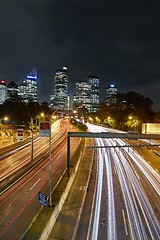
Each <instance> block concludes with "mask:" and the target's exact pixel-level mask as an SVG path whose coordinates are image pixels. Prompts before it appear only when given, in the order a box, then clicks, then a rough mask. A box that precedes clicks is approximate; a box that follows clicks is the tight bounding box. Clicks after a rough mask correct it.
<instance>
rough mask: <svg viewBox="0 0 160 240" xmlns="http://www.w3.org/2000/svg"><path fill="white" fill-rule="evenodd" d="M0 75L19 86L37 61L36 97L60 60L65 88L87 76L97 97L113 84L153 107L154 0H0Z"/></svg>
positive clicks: (157, 27)
mask: <svg viewBox="0 0 160 240" xmlns="http://www.w3.org/2000/svg"><path fill="white" fill-rule="evenodd" d="M0 10H1V13H0V54H1V58H0V79H5V80H6V81H7V83H9V82H10V81H14V82H15V83H17V84H20V83H21V82H22V81H23V79H24V78H25V76H26V75H27V74H28V73H29V72H30V71H31V69H32V68H33V67H34V63H37V65H38V74H39V80H38V88H39V90H38V94H39V102H42V101H49V96H50V94H53V87H54V80H53V79H54V74H55V72H56V70H57V69H59V68H61V67H63V66H68V76H69V92H70V93H72V94H75V83H76V82H77V81H79V80H81V79H83V78H84V77H86V76H88V75H89V74H92V75H95V76H98V77H99V79H100V98H101V101H102V100H104V97H105V88H106V87H107V86H108V85H109V84H113V83H114V84H116V86H117V88H118V92H120V93H126V92H128V91H135V92H138V93H140V94H141V95H143V96H145V97H149V98H150V99H151V100H152V101H153V102H154V110H156V111H160V0H156V1H155V0H150V1H147V0H26V1H24V0H0Z"/></svg>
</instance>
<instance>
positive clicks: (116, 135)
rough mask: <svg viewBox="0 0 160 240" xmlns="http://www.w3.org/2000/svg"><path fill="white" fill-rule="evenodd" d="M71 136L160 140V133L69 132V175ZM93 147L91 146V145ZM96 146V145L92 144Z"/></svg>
mask: <svg viewBox="0 0 160 240" xmlns="http://www.w3.org/2000/svg"><path fill="white" fill-rule="evenodd" d="M71 137H80V138H120V139H128V140H141V139H150V140H160V134H138V133H110V132H98V133H97V132H68V137H67V175H68V177H69V176H70V138H71ZM149 145H150V146H159V144H139V145H138V144H134V145H123V146H120V145H119V144H118V145H115V146H98V147H97V148H104V147H135V146H141V147H142V146H149ZM90 147H91V146H90ZM92 148H96V146H92Z"/></svg>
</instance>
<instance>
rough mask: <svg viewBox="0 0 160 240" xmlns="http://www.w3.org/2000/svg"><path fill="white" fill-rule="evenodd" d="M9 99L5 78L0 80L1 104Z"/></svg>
mask: <svg viewBox="0 0 160 240" xmlns="http://www.w3.org/2000/svg"><path fill="white" fill-rule="evenodd" d="M6 100H7V86H6V81H5V80H0V104H3V103H4V102H5V101H6Z"/></svg>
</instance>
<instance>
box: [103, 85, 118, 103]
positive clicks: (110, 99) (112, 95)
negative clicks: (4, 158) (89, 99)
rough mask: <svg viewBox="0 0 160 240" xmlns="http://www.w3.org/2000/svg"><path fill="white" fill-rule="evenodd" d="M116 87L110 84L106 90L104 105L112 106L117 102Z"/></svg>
mask: <svg viewBox="0 0 160 240" xmlns="http://www.w3.org/2000/svg"><path fill="white" fill-rule="evenodd" d="M116 96H117V87H116V86H115V85H114V84H111V85H110V86H108V87H107V88H106V100H105V103H106V105H107V106H110V105H113V104H115V103H116V101H117V98H116Z"/></svg>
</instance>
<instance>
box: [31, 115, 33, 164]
mask: <svg viewBox="0 0 160 240" xmlns="http://www.w3.org/2000/svg"><path fill="white" fill-rule="evenodd" d="M31 161H33V118H31Z"/></svg>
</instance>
